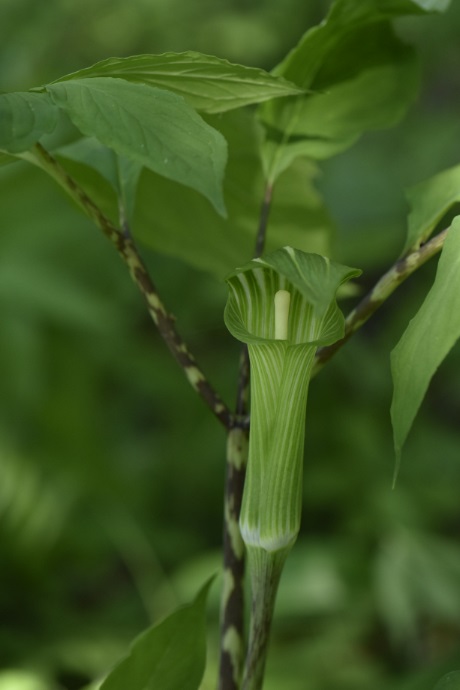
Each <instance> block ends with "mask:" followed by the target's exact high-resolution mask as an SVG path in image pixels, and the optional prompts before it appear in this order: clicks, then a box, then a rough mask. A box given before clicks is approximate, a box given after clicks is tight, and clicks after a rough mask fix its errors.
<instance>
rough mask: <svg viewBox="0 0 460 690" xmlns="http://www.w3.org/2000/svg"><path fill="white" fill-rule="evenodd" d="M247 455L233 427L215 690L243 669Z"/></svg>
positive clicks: (243, 435) (231, 687)
mask: <svg viewBox="0 0 460 690" xmlns="http://www.w3.org/2000/svg"><path fill="white" fill-rule="evenodd" d="M247 456H248V430H247V429H242V428H240V427H235V428H234V429H231V430H230V432H229V434H228V440H227V466H226V482H225V489H226V490H225V503H224V539H223V548H224V586H223V588H222V601H221V648H220V670H219V690H238V688H239V687H240V682H241V675H242V670H243V661H244V653H245V649H244V570H245V548H244V543H243V540H242V538H241V533H240V528H239V523H238V521H239V517H240V510H241V499H242V496H243V486H244V477H245V472H246V462H247Z"/></svg>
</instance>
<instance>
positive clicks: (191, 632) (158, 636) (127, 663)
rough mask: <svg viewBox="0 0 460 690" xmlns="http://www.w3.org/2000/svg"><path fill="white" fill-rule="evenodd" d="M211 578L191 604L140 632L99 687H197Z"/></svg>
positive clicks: (110, 689) (171, 689) (104, 689)
mask: <svg viewBox="0 0 460 690" xmlns="http://www.w3.org/2000/svg"><path fill="white" fill-rule="evenodd" d="M211 583H212V580H210V581H208V582H207V583H206V585H205V586H204V587H203V588H202V590H201V591H200V592H199V594H198V596H197V597H196V599H195V601H194V602H193V603H192V604H188V605H186V606H182V607H181V608H179V609H177V610H176V611H175V612H174V613H172V614H171V615H170V616H169V617H168V618H165V619H164V620H163V621H162V622H161V623H159V624H157V625H154V626H152V627H151V628H149V629H148V630H146V631H145V632H144V633H142V634H141V635H140V636H139V637H138V638H137V639H136V640H135V641H134V642H133V644H132V647H131V650H130V653H129V656H127V657H126V658H125V659H124V660H123V661H121V662H120V663H119V664H118V666H116V667H115V668H114V670H113V671H112V672H111V673H110V674H109V676H108V677H107V678H106V679H105V681H104V682H103V683H102V685H101V688H100V690H127V689H128V688H129V690H160V689H161V690H197V689H198V687H199V685H200V682H201V678H202V676H203V672H204V668H205V662H206V620H205V607H206V598H207V595H208V591H209V588H210V586H211Z"/></svg>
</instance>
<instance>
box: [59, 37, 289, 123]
mask: <svg viewBox="0 0 460 690" xmlns="http://www.w3.org/2000/svg"><path fill="white" fill-rule="evenodd" d="M94 77H116V78H120V79H126V80H128V81H131V82H136V83H142V84H147V85H149V86H154V87H159V88H162V89H167V90H169V91H173V92H174V93H176V94H178V95H180V96H183V97H184V98H185V100H186V101H187V102H188V103H189V104H190V105H191V106H192V107H193V108H196V109H197V110H202V111H203V112H207V113H221V112H226V111H228V110H232V109H234V108H241V107H243V106H246V105H251V104H254V103H261V102H262V101H266V100H269V99H272V98H280V97H283V96H292V95H295V94H298V93H301V92H302V89H300V88H299V87H298V86H296V85H295V84H292V83H289V82H288V81H286V80H285V79H283V78H282V77H277V76H274V75H271V74H269V73H268V72H265V71H264V70H262V69H258V68H255V67H245V66H243V65H237V64H234V63H231V62H228V60H223V59H222V58H218V57H215V56H212V55H204V54H202V53H197V52H194V51H188V52H184V53H163V54H162V55H135V56H132V57H128V58H109V59H108V60H103V61H102V62H98V63H96V64H95V65H92V67H88V68H87V69H83V70H79V71H78V72H74V73H73V74H69V75H66V76H65V77H61V78H60V79H58V80H57V81H56V82H53V83H59V82H62V81H68V80H72V79H82V78H94Z"/></svg>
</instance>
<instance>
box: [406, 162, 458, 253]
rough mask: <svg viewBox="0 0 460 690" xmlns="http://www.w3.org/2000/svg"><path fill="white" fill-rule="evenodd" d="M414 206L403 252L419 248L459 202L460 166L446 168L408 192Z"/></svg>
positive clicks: (410, 201) (412, 206)
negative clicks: (444, 216)
mask: <svg viewBox="0 0 460 690" xmlns="http://www.w3.org/2000/svg"><path fill="white" fill-rule="evenodd" d="M406 198H407V200H408V202H409V204H410V206H411V211H410V213H409V218H408V229H407V237H406V243H405V245H404V249H403V252H402V253H403V254H407V253H408V252H409V251H415V250H417V249H418V248H419V247H420V245H421V244H422V243H423V242H425V240H427V239H428V237H429V236H430V235H431V233H432V232H433V230H434V229H435V227H436V225H437V223H438V222H439V221H440V220H441V218H442V217H443V215H444V214H445V213H447V211H449V209H450V208H451V207H452V206H453V205H454V204H455V203H457V202H460V165H456V166H454V167H453V168H449V169H448V170H443V171H442V172H441V173H439V174H438V175H435V176H434V177H430V178H429V179H428V180H423V182H420V183H419V184H417V185H414V186H413V187H410V188H409V189H408V190H407V191H406Z"/></svg>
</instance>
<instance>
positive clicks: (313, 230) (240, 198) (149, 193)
mask: <svg viewBox="0 0 460 690" xmlns="http://www.w3.org/2000/svg"><path fill="white" fill-rule="evenodd" d="M209 119H210V122H211V124H212V125H213V126H215V127H216V128H218V129H219V130H220V131H221V132H222V134H223V135H224V136H225V138H226V139H227V140H228V144H229V161H228V166H227V171H226V175H225V180H224V193H225V200H226V205H227V209H228V218H227V219H224V218H222V217H221V216H220V215H219V214H218V213H216V211H215V210H214V209H213V208H212V206H211V205H210V204H208V203H207V201H206V199H204V198H203V197H202V196H201V195H200V194H198V193H197V192H195V191H194V190H192V189H189V188H187V187H185V186H183V185H178V184H176V183H174V182H172V181H171V180H167V179H166V178H164V177H160V176H159V175H156V174H154V173H152V172H151V171H150V170H146V169H144V171H143V173H142V176H141V180H140V184H139V191H138V194H137V204H136V212H135V215H134V221H133V223H132V229H133V232H134V235H135V236H136V237H137V239H139V240H141V241H142V242H143V243H144V244H146V245H149V246H150V247H152V248H153V249H154V250H155V251H158V252H160V253H163V254H169V255H171V256H175V257H178V258H180V259H182V260H183V261H185V262H186V263H188V264H190V265H192V266H194V267H196V268H199V269H201V270H206V271H209V272H211V273H213V274H214V275H217V276H218V277H219V278H223V277H224V276H225V275H227V274H228V273H229V272H230V271H232V270H233V269H234V267H235V266H238V265H240V266H241V265H242V264H244V263H245V262H246V261H249V259H251V258H252V256H253V253H254V245H255V238H256V233H257V227H258V223H259V215H260V205H261V200H262V198H263V195H264V174H263V170H262V162H261V154H260V149H261V127H260V125H259V124H258V123H257V120H256V119H255V117H254V115H253V114H252V113H250V112H247V111H243V110H240V111H234V112H231V113H226V114H224V115H219V116H214V117H212V118H209ZM96 151H97V152H98V155H94V156H93V155H92V154H93V152H94V153H95V152H96ZM99 154H101V155H99ZM56 155H57V156H58V157H59V158H60V160H61V162H62V163H63V164H64V166H65V167H66V169H67V170H68V171H69V172H70V174H71V175H72V176H73V177H74V178H75V179H76V180H77V181H78V182H79V183H80V184H81V185H82V186H83V187H84V188H85V189H86V190H87V192H88V193H89V194H90V196H91V197H92V198H94V199H95V200H96V201H97V203H98V204H100V205H101V206H102V207H103V208H104V211H105V212H106V213H107V214H108V215H109V216H110V217H111V218H112V220H114V222H117V221H118V208H117V205H116V203H115V195H114V194H113V192H112V190H111V188H110V187H112V188H114V189H115V183H116V181H115V179H114V178H113V180H112V181H110V186H109V184H107V183H106V182H104V181H103V180H102V179H100V178H99V175H102V177H104V178H106V179H109V177H110V174H111V173H110V171H112V176H113V166H112V161H111V160H110V159H109V160H107V150H106V149H105V150H102V151H101V147H95V146H94V142H93V143H91V142H89V143H87V144H85V143H84V142H81V143H78V144H76V145H72V146H71V147H70V148H68V147H65V148H62V149H59V150H58V151H57V152H56ZM70 159H71V160H70ZM75 161H79V162H78V163H76V162H75ZM82 163H84V165H82ZM88 166H91V168H93V170H97V171H98V175H96V174H95V173H94V172H93V170H91V169H90V167H88ZM317 174H318V171H317V167H316V165H315V163H313V162H312V161H308V160H297V161H296V162H295V164H294V165H293V166H292V168H290V169H289V170H287V171H285V172H284V173H283V174H282V175H281V176H280V178H279V180H278V183H277V185H276V189H275V192H274V197H273V204H272V209H271V212H270V217H269V224H268V234H267V245H266V249H267V251H273V250H274V249H277V248H278V247H280V246H283V245H284V244H286V243H289V244H290V245H292V246H295V247H297V248H299V249H302V250H303V251H310V252H317V253H318V254H326V255H327V254H329V253H330V239H331V229H332V224H331V220H330V218H329V215H328V213H327V211H326V209H325V206H324V203H323V200H322V198H321V197H320V195H319V194H318V192H317V191H316V190H315V188H314V183H315V179H316V177H317Z"/></svg>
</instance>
